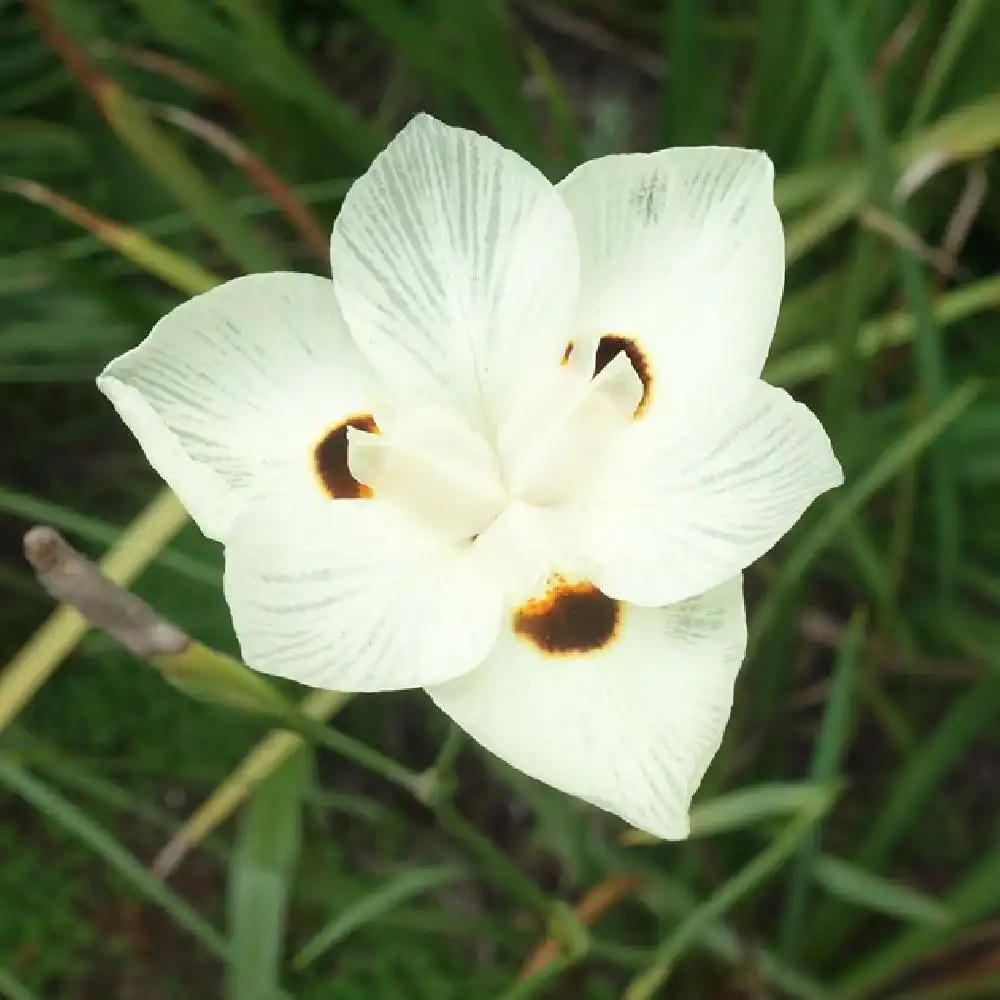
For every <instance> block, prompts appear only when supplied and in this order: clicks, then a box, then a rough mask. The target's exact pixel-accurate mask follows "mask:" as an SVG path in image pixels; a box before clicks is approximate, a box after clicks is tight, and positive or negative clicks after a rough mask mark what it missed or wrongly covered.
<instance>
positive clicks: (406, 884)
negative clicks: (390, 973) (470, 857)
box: [292, 865, 467, 971]
mask: <svg viewBox="0 0 1000 1000" xmlns="http://www.w3.org/2000/svg"><path fill="white" fill-rule="evenodd" d="M466 874H467V873H466V871H465V869H464V868H461V867H459V866H457V865H440V866H438V867H435V868H415V869H413V870H411V871H406V872H403V873H401V874H400V875H397V876H395V877H394V878H391V879H389V880H388V881H386V882H384V883H383V884H382V885H380V886H379V887H378V888H377V889H376V890H375V891H374V892H371V893H369V894H368V895H366V896H363V897H362V898H361V899H358V900H356V901H355V902H353V903H351V904H350V905H349V906H346V907H344V909H343V910H341V911H340V912H339V913H337V914H336V915H335V916H334V917H333V918H332V919H331V920H330V921H328V922H327V923H326V924H325V925H324V926H323V928H322V929H321V930H319V931H317V933H316V934H314V935H313V936H312V937H311V938H310V939H309V940H308V941H307V942H306V943H305V944H304V945H303V946H302V947H301V948H300V949H299V951H298V952H297V954H296V955H295V957H294V958H293V959H292V968H293V969H296V970H297V971H301V970H303V969H306V968H308V967H309V966H310V965H312V963H313V962H315V961H316V960H317V959H318V958H320V957H321V956H323V955H324V954H325V953H326V952H328V951H329V950H330V949H331V948H332V947H334V945H336V944H339V943H340V942H341V941H343V940H344V938H346V937H347V936H348V935H350V934H353V933H354V932H355V931H357V930H360V929H361V928H362V927H364V926H365V925H366V924H370V923H372V922H373V921H376V920H378V919H379V918H380V917H382V916H383V915H384V914H385V913H386V912H387V911H389V910H391V909H392V908H393V907H395V906H399V905H400V904H401V903H405V902H407V901H408V900H410V899H413V898H414V897H415V896H419V895H420V894H421V893H424V892H429V891H430V890H431V889H438V888H440V887H442V886H445V885H450V884H451V883H452V882H455V881H457V880H458V879H461V878H463V877H465V875H466Z"/></svg>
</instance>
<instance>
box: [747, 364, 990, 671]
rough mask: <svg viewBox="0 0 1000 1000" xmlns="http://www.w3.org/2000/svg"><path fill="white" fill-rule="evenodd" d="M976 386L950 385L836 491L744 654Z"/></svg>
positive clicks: (786, 568) (760, 614)
mask: <svg viewBox="0 0 1000 1000" xmlns="http://www.w3.org/2000/svg"><path fill="white" fill-rule="evenodd" d="M979 390H980V383H979V382H977V381H969V382H967V383H966V384H965V385H962V386H960V387H959V388H958V389H956V390H955V391H954V392H953V393H952V394H951V395H950V396H949V397H948V398H947V399H946V400H945V401H944V403H942V404H941V405H940V406H939V407H937V409H935V410H933V411H932V412H931V413H929V414H928V415H927V416H926V417H925V418H924V419H923V420H921V421H920V422H919V423H917V424H916V425H915V426H914V427H912V428H911V429H910V430H909V432H908V433H907V434H905V435H904V436H903V437H902V438H901V439H900V440H898V441H897V442H896V443H895V444H894V445H893V446H892V447H891V448H889V449H888V450H887V451H886V452H885V453H884V454H883V455H881V456H880V457H879V458H878V460H877V461H876V462H875V463H874V464H873V465H872V466H871V467H870V468H869V469H868V471H867V472H865V473H864V474H863V475H861V476H860V477H858V478H855V479H854V480H853V482H851V483H850V484H849V485H847V486H845V487H843V488H842V489H841V490H840V491H839V493H837V494H836V499H835V500H834V501H833V502H832V503H831V504H830V505H829V506H828V507H827V509H826V513H825V514H824V516H823V517H822V518H821V519H820V521H819V522H818V523H817V524H816V525H815V526H814V527H813V529H812V530H811V531H810V532H809V533H808V534H807V535H806V536H805V537H804V538H803V539H802V541H801V542H799V544H798V545H797V546H796V547H795V549H794V550H793V551H792V553H791V554H790V555H789V557H788V559H787V560H786V561H785V563H784V565H783V566H782V568H781V572H780V573H779V575H778V577H777V579H776V580H775V581H774V582H772V584H771V587H770V589H769V590H768V593H767V596H766V597H765V598H764V600H763V601H761V603H760V605H759V606H758V608H757V612H756V614H755V615H754V618H753V622H752V624H751V629H750V640H749V643H748V647H747V648H748V652H747V656H748V657H750V656H751V655H752V654H753V653H754V652H756V650H757V648H758V647H759V645H760V642H761V639H762V637H763V636H764V635H765V634H766V632H767V631H768V629H769V628H770V627H771V626H772V625H773V624H774V622H775V619H776V618H777V615H778V612H779V611H780V609H781V607H782V606H783V604H784V602H785V601H786V600H787V598H788V596H789V595H790V593H791V592H792V591H793V590H794V589H795V588H796V587H797V586H798V584H799V582H800V581H801V580H802V579H803V577H804V575H805V573H806V571H807V570H808V569H809V567H810V566H811V565H812V564H813V561H814V560H815V559H816V558H817V557H818V556H819V555H820V554H821V553H822V552H823V551H824V550H825V549H826V548H827V546H828V545H830V544H831V542H833V540H834V539H835V538H836V537H837V535H838V533H839V532H840V531H841V529H842V528H843V527H844V525H845V524H846V523H847V522H848V521H849V520H850V519H851V518H852V517H854V516H855V515H856V514H857V512H858V511H859V510H861V508H862V507H864V505H865V504H866V503H867V502H868V501H869V500H870V499H871V498H872V497H873V496H874V495H875V494H876V493H877V492H878V491H879V490H880V489H882V487H883V486H885V484H886V483H888V482H891V481H892V480H893V479H894V478H895V477H896V476H898V475H899V474H900V473H901V472H903V470H905V469H906V468H907V467H908V466H909V465H910V464H911V463H912V462H913V461H915V460H916V459H917V458H918V457H919V456H920V455H921V454H922V453H923V452H924V451H925V450H926V449H927V448H928V447H930V445H931V444H932V443H933V442H934V441H936V440H937V439H938V438H939V437H940V435H941V434H942V433H943V432H944V431H945V430H946V429H947V427H948V426H949V425H950V424H952V423H953V422H954V421H955V420H956V419H957V418H958V417H959V416H961V414H962V413H964V412H965V411H966V410H967V409H968V407H969V406H970V404H971V403H972V401H973V400H974V399H975V398H976V396H977V394H978V393H979Z"/></svg>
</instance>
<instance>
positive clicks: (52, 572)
mask: <svg viewBox="0 0 1000 1000" xmlns="http://www.w3.org/2000/svg"><path fill="white" fill-rule="evenodd" d="M24 555H25V558H26V559H27V560H28V562H29V563H30V564H31V567H32V569H33V570H34V571H35V576H36V577H37V578H38V582H39V583H40V584H41V585H42V586H43V587H44V588H45V590H46V591H47V592H48V593H49V595H50V596H51V597H52V598H54V599H55V600H56V601H59V602H60V603H61V604H68V605H69V606H70V607H72V608H75V609H76V611H78V612H79V614H80V615H81V617H82V618H83V619H84V620H85V621H86V622H87V624H88V625H91V626H93V627H94V628H99V629H103V630H104V631H105V632H107V633H108V635H110V636H111V637H112V638H113V639H115V640H117V641H118V642H120V643H121V644H122V645H123V646H124V647H125V648H126V649H127V650H129V651H130V652H132V653H135V654H136V655H137V656H141V657H143V658H145V659H153V658H155V657H158V656H174V655H176V654H178V653H182V652H184V650H185V649H187V647H188V646H190V644H191V640H190V639H189V638H188V636H187V635H186V634H185V633H184V632H183V631H182V630H181V629H179V628H178V627H177V626H176V625H174V624H173V623H172V622H168V621H167V620H166V619H165V618H163V617H162V616H161V615H159V614H157V612H155V611H154V610H153V609H152V608H151V607H150V606H149V605H148V604H147V603H146V602H145V601H144V600H142V598H140V597H136V595H135V594H132V593H130V592H129V591H127V590H125V589H124V588H123V587H120V586H119V585H118V584H117V583H115V582H114V581H113V580H109V579H108V578H107V577H106V576H105V575H104V574H103V573H102V572H101V569H100V567H99V566H98V565H97V564H96V563H93V562H91V561H90V560H89V559H87V558H86V556H83V555H81V554H80V553H79V552H77V551H76V549H74V548H73V546H72V545H70V544H69V542H67V541H66V539H65V538H63V536H62V535H60V534H59V532H58V531H56V530H55V528H49V527H46V526H44V525H37V526H36V527H34V528H31V530H29V531H28V532H27V534H26V535H25V536H24Z"/></svg>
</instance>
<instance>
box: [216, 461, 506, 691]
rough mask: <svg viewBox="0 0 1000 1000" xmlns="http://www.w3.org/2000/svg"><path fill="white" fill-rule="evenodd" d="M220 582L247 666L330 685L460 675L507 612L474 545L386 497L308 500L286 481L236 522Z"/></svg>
mask: <svg viewBox="0 0 1000 1000" xmlns="http://www.w3.org/2000/svg"><path fill="white" fill-rule="evenodd" d="M224 584H225V594H226V600H227V601H228V602H229V607H230V610H231V612H232V616H233V624H234V626H235V629H236V634H237V637H238V638H239V640H240V647H241V650H242V653H243V657H244V659H245V661H246V662H247V663H248V664H249V665H250V666H251V667H253V668H254V669H256V670H260V671H263V672H264V673H268V674H276V675H278V676H281V677H290V678H292V679H293V680H296V681H299V682H300V683H302V684H308V685H312V686H314V687H322V688H329V689H331V690H344V691H388V690H396V689H401V688H410V687H420V686H423V685H425V684H433V683H437V682H440V681H443V680H446V679H450V678H452V677H456V676H458V675H459V674H461V673H464V672H465V671H467V670H470V669H471V668H472V667H474V666H476V664H478V663H480V662H482V660H483V659H484V658H485V657H486V655H487V653H488V652H489V650H490V648H491V647H492V645H493V643H494V642H495V640H496V635H497V631H498V629H499V625H500V614H501V608H502V591H501V589H500V586H499V584H498V583H497V582H496V581H495V580H494V579H493V578H492V577H491V576H490V575H489V574H487V573H484V572H483V571H482V567H481V565H480V563H479V562H478V561H477V560H476V558H475V556H474V553H473V550H472V548H471V547H470V546H469V545H458V544H455V543H451V542H448V541H447V539H445V538H442V537H441V536H439V535H437V534H435V533H433V532H431V531H429V530H427V529H426V528H424V527H423V526H422V525H421V524H420V523H418V522H417V521H415V520H414V519H412V518H411V517H409V516H408V515H407V514H406V513H405V512H403V511H402V510H401V508H399V507H398V506H396V505H395V504H393V503H391V502H389V501H384V500H379V499H378V498H377V497H376V498H375V499H373V500H334V501H324V500H322V499H321V498H316V497H303V496H302V495H301V494H300V492H299V491H297V490H296V489H295V487H294V484H291V485H289V484H287V483H286V482H285V481H282V483H281V484H274V483H272V484H271V486H270V488H269V490H268V493H267V496H266V498H264V499H260V500H254V501H253V502H252V503H251V504H249V505H248V506H247V508H246V509H245V510H244V511H243V512H242V513H241V514H240V515H239V517H237V519H236V521H235V523H234V525H233V530H232V532H231V534H230V539H229V542H228V544H227V546H226V572H225V578H224Z"/></svg>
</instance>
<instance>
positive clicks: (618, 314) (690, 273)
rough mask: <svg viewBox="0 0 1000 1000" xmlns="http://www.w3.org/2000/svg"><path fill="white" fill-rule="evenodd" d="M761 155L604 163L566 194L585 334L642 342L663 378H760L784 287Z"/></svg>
mask: <svg viewBox="0 0 1000 1000" xmlns="http://www.w3.org/2000/svg"><path fill="white" fill-rule="evenodd" d="M773 178H774V170H773V167H772V166H771V161H770V160H769V159H768V158H767V156H766V155H765V154H763V153H759V152H756V151H753V150H746V149H729V148H722V147H703V148H698V147H691V148H679V149H666V150H663V151H661V152H658V153H649V154H643V153H635V154H628V155H617V156H606V157H602V158H600V159H597V160H591V161H590V162H589V163H585V164H584V165H583V166H581V167H578V168H577V169H576V170H574V171H573V172H572V173H571V174H570V175H569V176H568V177H567V178H566V179H565V180H564V181H563V182H562V183H561V184H559V185H558V190H559V193H560V194H561V195H562V196H563V198H564V199H565V201H566V204H567V205H569V207H570V209H571V210H572V212H573V218H574V221H575V222H576V227H577V234H578V237H579V242H580V253H581V298H580V304H579V312H578V315H577V321H576V334H575V335H576V337H577V339H582V340H584V341H587V340H588V339H589V340H596V339H598V338H600V337H601V336H603V335H605V334H617V335H622V336H626V337H630V338H634V339H635V340H636V341H637V342H638V344H639V345H640V347H641V349H642V350H643V352H644V353H645V354H646V355H647V358H648V361H649V362H650V367H651V368H652V378H653V383H654V386H653V390H654V391H653V400H652V402H653V405H655V403H656V397H657V395H658V394H657V392H656V389H655V382H656V379H657V378H658V377H660V376H663V375H667V374H671V373H673V374H676V373H684V374H690V373H691V372H692V371H706V370H708V371H719V370H727V369H728V370H730V371H735V372H741V373H744V374H749V375H755V376H756V375H759V374H760V372H761V369H762V367H763V364H764V358H765V357H766V355H767V351H768V348H769V346H770V343H771V337H772V335H773V333H774V324H775V320H776V319H777V315H778V304H779V302H780V299H781V291H782V287H783V283H784V236H783V234H782V229H781V220H780V219H779V217H778V213H777V210H776V209H775V206H774V199H773V193H772V191H773Z"/></svg>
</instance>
